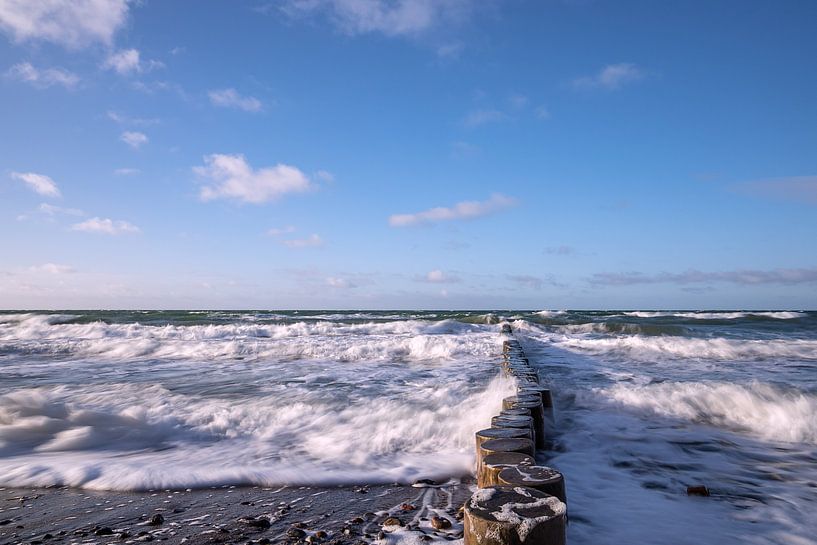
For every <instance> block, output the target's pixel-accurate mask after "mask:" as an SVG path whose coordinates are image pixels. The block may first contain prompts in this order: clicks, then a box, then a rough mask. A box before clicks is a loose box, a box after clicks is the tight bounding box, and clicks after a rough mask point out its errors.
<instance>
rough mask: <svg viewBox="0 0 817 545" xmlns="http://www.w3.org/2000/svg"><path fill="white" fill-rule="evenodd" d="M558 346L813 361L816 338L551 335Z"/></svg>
mask: <svg viewBox="0 0 817 545" xmlns="http://www.w3.org/2000/svg"><path fill="white" fill-rule="evenodd" d="M551 341H552V342H553V343H554V344H555V345H556V346H558V347H560V348H565V349H568V350H575V351H579V352H587V353H591V354H619V355H622V356H626V357H628V358H631V359H634V360H655V359H664V358H667V357H674V358H690V359H715V360H742V359H770V358H793V359H805V360H817V341H815V340H804V339H774V340H741V339H726V338H721V337H717V338H691V337H677V336H654V337H650V336H644V335H624V336H617V337H604V338H587V337H580V336H575V337H574V336H566V335H565V336H555V335H554V336H553V337H552V338H551Z"/></svg>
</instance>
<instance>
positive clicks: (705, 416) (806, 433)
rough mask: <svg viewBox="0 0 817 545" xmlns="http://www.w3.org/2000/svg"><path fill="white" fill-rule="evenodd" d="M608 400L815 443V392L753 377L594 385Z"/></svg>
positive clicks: (764, 435)
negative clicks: (745, 379) (744, 381)
mask: <svg viewBox="0 0 817 545" xmlns="http://www.w3.org/2000/svg"><path fill="white" fill-rule="evenodd" d="M598 391H599V392H600V393H602V394H604V395H605V396H607V397H609V398H610V399H611V400H613V401H615V402H617V403H621V404H623V405H626V406H628V407H634V408H638V409H643V410H647V411H649V412H652V413H657V414H660V415H664V416H671V417H676V418H681V419H685V420H689V421H691V422H697V423H703V424H708V425H713V426H719V427H724V428H729V429H733V430H737V431H742V432H746V433H749V434H751V435H753V436H755V437H758V438H761V439H766V440H773V441H783V442H801V443H809V444H817V396H814V395H812V394H808V393H805V392H801V391H796V390H783V389H780V388H776V387H774V386H772V385H770V384H764V383H759V382H754V383H751V384H746V385H740V384H732V383H726V382H662V383H658V384H649V385H642V386H638V385H633V384H624V383H619V384H615V385H614V386H612V387H610V388H607V389H601V390H598Z"/></svg>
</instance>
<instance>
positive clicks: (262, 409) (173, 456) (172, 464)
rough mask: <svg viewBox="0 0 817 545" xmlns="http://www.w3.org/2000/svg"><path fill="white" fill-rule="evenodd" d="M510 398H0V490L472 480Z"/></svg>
mask: <svg viewBox="0 0 817 545" xmlns="http://www.w3.org/2000/svg"><path fill="white" fill-rule="evenodd" d="M512 392H513V383H512V382H511V381H510V380H507V379H503V378H499V377H497V378H496V379H494V380H493V381H492V382H491V383H490V384H488V385H487V387H486V388H484V389H477V390H473V388H471V389H469V388H467V387H466V386H465V385H464V384H463V381H462V380H461V379H459V380H457V379H456V377H453V376H452V377H451V379H449V380H448V381H439V379H434V378H432V379H431V380H429V381H427V382H425V383H418V384H416V385H414V386H413V387H412V386H406V387H405V389H404V390H403V392H402V395H394V394H388V395H385V394H384V395H382V396H378V397H373V398H358V399H356V400H346V401H345V402H344V401H342V400H335V401H334V402H333V401H332V400H330V399H322V397H323V393H322V392H321V391H320V390H317V391H316V390H309V389H307V388H305V387H303V388H299V389H297V390H296V391H287V390H286V389H281V388H278V389H274V390H270V391H268V392H267V393H266V394H264V395H255V396H245V397H242V398H238V399H236V398H230V397H212V396H208V397H202V396H197V395H189V394H187V395H186V394H182V393H177V392H173V391H170V390H167V389H165V388H163V387H161V386H158V385H142V384H138V383H115V384H100V385H93V386H79V385H77V386H71V387H64V386H58V387H40V388H33V389H26V390H17V391H15V392H12V393H10V394H6V395H4V396H0V485H2V486H48V485H56V484H66V485H71V486H82V487H86V488H92V489H147V488H187V487H196V486H211V485H220V484H256V485H264V486H271V485H279V484H345V483H364V482H383V483H387V482H411V481H413V480H414V479H417V478H422V477H429V478H435V479H437V480H439V479H444V478H447V477H449V476H452V475H463V474H467V473H470V471H471V469H472V466H473V457H474V454H473V434H474V432H475V431H477V430H478V429H481V428H483V427H485V426H486V425H487V424H488V423H489V422H490V419H491V416H492V415H493V414H494V413H496V412H497V411H498V410H499V408H500V407H501V400H502V398H503V397H505V396H507V395H510V394H511V393H512Z"/></svg>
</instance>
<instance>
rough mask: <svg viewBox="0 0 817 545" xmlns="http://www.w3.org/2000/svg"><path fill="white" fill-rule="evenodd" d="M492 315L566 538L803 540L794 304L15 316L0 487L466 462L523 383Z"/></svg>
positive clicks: (806, 501)
mask: <svg viewBox="0 0 817 545" xmlns="http://www.w3.org/2000/svg"><path fill="white" fill-rule="evenodd" d="M503 316H504V317H508V318H509V319H510V320H511V322H512V323H513V325H514V328H515V331H516V334H517V337H518V338H519V339H520V341H521V342H522V343H523V345H524V347H525V349H526V351H527V352H528V354H529V356H530V357H531V360H532V362H533V363H534V364H536V365H538V366H539V367H540V368H541V369H542V371H543V375H545V376H547V377H548V380H549V382H550V383H551V384H552V387H553V390H554V392H555V394H556V398H555V402H556V414H557V420H558V422H557V423H558V425H557V426H556V435H555V436H554V437H553V446H554V452H552V453H550V455H549V458H550V460H549V463H550V464H551V465H553V466H555V467H557V468H558V469H560V470H562V471H563V472H564V473H565V475H566V478H567V484H568V502H569V507H570V515H571V524H570V527H569V535H570V540H571V543H591V542H593V543H596V542H598V538H599V536H600V535H603V536H605V539H604V542H614V541H625V540H636V539H637V540H639V541H644V539H645V537H647V536H649V538H650V539H649V540H648V542H653V543H671V544H681V543H700V542H713V541H715V540H718V541H719V542H722V543H789V544H802V543H814V539H813V538H812V534H813V533H815V532H817V517H814V516H813V515H812V511H813V510H814V507H815V506H817V471H815V469H814V467H815V462H817V372H816V371H815V368H816V367H817V313H807V312H793V311H785V312H740V311H735V312H689V311H680V312H669V311H668V312H654V311H650V312H574V311H569V312H564V311H541V312H496V313H493V314H491V313H479V312H473V313H465V312H456V313H451V312H428V313H425V312H368V311H358V312H321V311H311V312H298V313H295V312H229V311H221V312H152V311H145V312H96V311H94V312H86V311H71V312H65V313H60V314H54V313H52V314H45V313H8V314H5V315H2V316H0V485H4V486H15V485H16V486H35V485H40V486H41V485H52V484H69V485H73V486H81V487H86V488H97V489H121V490H127V489H144V488H159V487H162V488H167V487H174V488H187V487H198V486H207V485H215V484H260V485H278V484H340V483H366V482H369V483H375V482H379V483H388V482H395V481H397V482H410V481H412V480H414V479H416V478H421V477H431V478H435V479H445V478H448V477H457V476H461V475H464V474H467V473H469V472H470V471H471V468H472V464H473V432H474V431H475V430H477V429H480V428H482V427H485V426H487V425H488V424H489V422H490V417H491V416H492V414H494V413H495V412H496V410H497V407H498V405H499V404H500V400H501V398H502V397H504V396H505V395H508V394H509V393H510V392H512V390H513V385H512V384H511V383H510V382H508V381H507V380H504V379H502V378H500V377H499V374H498V368H497V362H498V361H499V353H500V351H501V342H502V338H501V336H500V335H499V333H498V326H497V325H496V322H497V320H498V319H500V318H501V317H503ZM692 484H704V485H707V486H709V487H710V489H711V490H712V496H711V497H710V498H690V497H687V496H686V494H685V490H686V486H687V485H692Z"/></svg>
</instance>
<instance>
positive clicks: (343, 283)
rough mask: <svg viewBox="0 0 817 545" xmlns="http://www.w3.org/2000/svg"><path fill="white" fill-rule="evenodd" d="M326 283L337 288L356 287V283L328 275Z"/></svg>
mask: <svg viewBox="0 0 817 545" xmlns="http://www.w3.org/2000/svg"><path fill="white" fill-rule="evenodd" d="M326 285H327V286H329V287H331V288H337V289H351V288H356V287H357V285H356V284H354V283H352V282H350V281H349V280H346V279H345V278H336V277H334V276H330V277H329V278H327V279H326Z"/></svg>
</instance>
